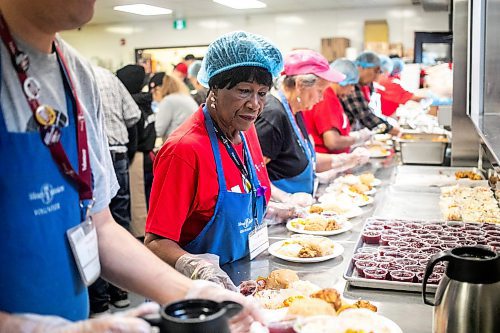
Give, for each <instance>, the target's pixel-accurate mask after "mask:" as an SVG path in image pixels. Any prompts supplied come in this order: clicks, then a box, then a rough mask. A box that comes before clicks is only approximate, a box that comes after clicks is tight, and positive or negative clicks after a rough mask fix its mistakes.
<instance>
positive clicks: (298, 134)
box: [278, 91, 315, 161]
mask: <svg viewBox="0 0 500 333" xmlns="http://www.w3.org/2000/svg"><path fill="white" fill-rule="evenodd" d="M278 94H279V99H280V101H281V104H282V105H283V107H284V108H285V112H286V115H287V117H288V120H289V121H290V123H291V125H292V128H293V131H294V132H295V136H296V138H297V143H298V144H299V146H300V148H302V151H303V152H304V154H305V155H306V156H307V158H308V159H309V160H310V161H313V160H314V158H315V156H314V153H313V152H312V151H311V146H310V145H309V144H308V143H307V142H308V140H309V139H308V138H305V137H304V134H303V133H302V131H301V130H300V128H299V125H298V124H297V122H296V120H295V117H294V116H293V113H292V110H291V109H290V105H289V104H288V101H287V99H286V97H285V94H283V92H281V91H279V93H278Z"/></svg>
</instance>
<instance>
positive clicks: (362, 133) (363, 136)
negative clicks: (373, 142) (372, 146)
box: [349, 127, 373, 145]
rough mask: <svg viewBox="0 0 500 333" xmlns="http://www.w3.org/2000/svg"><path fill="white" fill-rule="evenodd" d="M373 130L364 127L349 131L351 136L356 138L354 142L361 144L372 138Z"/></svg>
mask: <svg viewBox="0 0 500 333" xmlns="http://www.w3.org/2000/svg"><path fill="white" fill-rule="evenodd" d="M372 135H373V133H372V131H370V130H369V129H368V128H366V127H365V128H363V129H361V130H359V131H355V132H351V133H349V136H350V137H351V138H354V140H356V141H355V142H354V144H355V145H361V144H363V143H365V142H366V141H368V140H370V139H371V138H372Z"/></svg>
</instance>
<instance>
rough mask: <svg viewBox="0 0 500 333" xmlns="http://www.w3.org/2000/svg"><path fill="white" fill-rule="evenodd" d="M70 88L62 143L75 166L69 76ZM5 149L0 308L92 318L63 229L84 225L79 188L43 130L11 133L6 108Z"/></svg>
mask: <svg viewBox="0 0 500 333" xmlns="http://www.w3.org/2000/svg"><path fill="white" fill-rule="evenodd" d="M65 88H66V89H65V90H66V106H67V110H68V118H69V125H68V126H67V127H65V128H62V137H61V143H62V145H63V147H64V149H65V151H66V154H67V156H68V158H69V160H70V162H71V163H72V165H78V154H77V139H76V128H75V116H74V112H73V110H74V104H73V97H72V95H71V93H69V92H68V88H69V86H67V82H65ZM14 112H16V111H14ZM0 155H1V156H3V160H2V163H0V193H1V200H0V212H1V213H0V242H1V245H0V267H2V268H1V273H0V310H2V311H6V312H11V313H22V312H25V313H26V312H30V313H37V314H46V315H56V316H61V317H64V318H66V319H69V320H82V319H85V318H87V317H88V295H87V288H86V287H85V285H84V284H83V282H82V279H81V277H80V274H79V273H78V269H77V267H76V264H75V261H74V258H73V255H72V252H71V249H70V245H69V243H68V240H67V238H66V230H68V229H69V228H71V227H74V226H76V225H78V224H79V223H80V207H79V197H78V190H77V188H76V186H74V185H73V183H72V182H70V181H69V180H68V178H66V177H65V176H64V175H63V173H62V172H61V171H60V170H59V168H58V166H57V164H56V163H55V162H54V160H53V159H52V156H51V154H50V150H49V149H48V148H47V147H46V146H45V145H44V144H43V143H42V140H41V138H40V133H39V132H38V131H36V132H26V133H9V132H8V131H7V126H6V124H5V120H4V114H3V110H2V108H1V106H0ZM77 170H78V168H77Z"/></svg>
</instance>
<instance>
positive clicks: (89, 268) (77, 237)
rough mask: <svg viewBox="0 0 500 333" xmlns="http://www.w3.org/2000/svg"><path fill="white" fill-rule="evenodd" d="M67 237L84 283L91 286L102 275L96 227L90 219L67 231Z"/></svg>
mask: <svg viewBox="0 0 500 333" xmlns="http://www.w3.org/2000/svg"><path fill="white" fill-rule="evenodd" d="M66 235H67V236H68V240H69V244H70V245H71V250H72V252H73V257H74V258H75V262H76V266H77V267H78V271H79V272H80V276H81V278H82V281H83V283H85V285H86V286H90V285H91V284H92V283H93V282H94V281H95V280H97V278H98V277H99V275H100V274H101V264H100V262H99V250H98V244H97V232H96V228H95V225H94V223H92V221H91V220H90V218H89V220H87V221H85V222H83V223H80V224H79V225H77V226H76V227H73V228H71V229H69V230H67V231H66Z"/></svg>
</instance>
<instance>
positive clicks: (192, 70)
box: [188, 60, 201, 77]
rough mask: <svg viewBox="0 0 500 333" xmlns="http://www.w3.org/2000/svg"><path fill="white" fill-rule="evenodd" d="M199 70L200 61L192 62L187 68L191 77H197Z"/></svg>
mask: <svg viewBox="0 0 500 333" xmlns="http://www.w3.org/2000/svg"><path fill="white" fill-rule="evenodd" d="M200 68H201V60H196V61H194V62H193V63H192V64H191V65H189V67H188V75H189V76H192V77H197V76H198V73H199V72H200Z"/></svg>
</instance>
